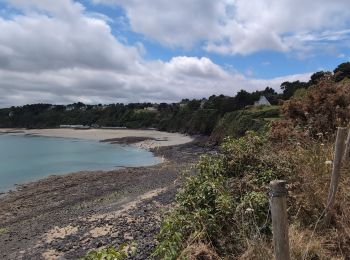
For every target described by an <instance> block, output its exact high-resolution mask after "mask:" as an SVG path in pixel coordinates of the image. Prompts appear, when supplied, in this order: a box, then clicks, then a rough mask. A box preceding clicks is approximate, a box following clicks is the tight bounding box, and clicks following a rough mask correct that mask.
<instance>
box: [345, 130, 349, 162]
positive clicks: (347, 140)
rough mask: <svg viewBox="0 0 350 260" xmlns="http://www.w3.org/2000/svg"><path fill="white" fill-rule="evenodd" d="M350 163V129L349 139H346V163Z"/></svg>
mask: <svg viewBox="0 0 350 260" xmlns="http://www.w3.org/2000/svg"><path fill="white" fill-rule="evenodd" d="M349 161H350V128H349V132H348V138H347V139H346V145H345V152H344V162H346V163H347V162H349Z"/></svg>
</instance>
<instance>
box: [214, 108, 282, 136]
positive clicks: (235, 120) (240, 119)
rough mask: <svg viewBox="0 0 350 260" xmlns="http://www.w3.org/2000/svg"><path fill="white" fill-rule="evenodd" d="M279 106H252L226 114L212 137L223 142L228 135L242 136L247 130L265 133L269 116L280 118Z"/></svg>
mask: <svg viewBox="0 0 350 260" xmlns="http://www.w3.org/2000/svg"><path fill="white" fill-rule="evenodd" d="M279 116H280V109H279V107H278V106H265V107H261V108H260V109H259V108H255V107H252V108H250V109H247V110H239V111H234V112H231V113H227V114H225V115H224V116H223V117H222V118H221V119H220V120H219V122H218V123H217V125H216V127H215V128H214V130H213V132H212V135H211V138H212V139H213V140H215V141H218V142H221V141H222V140H223V139H224V138H225V137H226V136H233V137H241V136H243V135H244V134H245V133H246V132H247V131H255V132H258V133H263V132H265V131H266V130H267V128H268V124H269V120H267V119H268V118H278V117H279Z"/></svg>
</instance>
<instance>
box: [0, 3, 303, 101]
mask: <svg viewBox="0 0 350 260" xmlns="http://www.w3.org/2000/svg"><path fill="white" fill-rule="evenodd" d="M155 2H156V1H155ZM172 2H174V3H173V4H172V7H174V8H175V7H176V8H177V1H172ZM179 2H181V3H182V4H185V2H184V1H179ZM199 2H200V3H202V5H203V10H199V9H198V10H196V6H197V5H198V4H199ZM8 3H9V4H11V5H12V6H15V7H16V8H17V9H18V10H19V11H20V13H19V14H16V15H12V17H11V18H1V17H0V31H1V34H0V107H4V106H9V105H22V104H26V103H36V102H49V103H71V102H77V101H82V102H86V103H112V102H137V101H140V102H144V101H156V102H164V101H165V102H170V101H178V100H180V99H182V98H186V97H187V98H195V97H196V98H202V97H208V96H210V95H212V94H226V95H234V94H235V93H236V92H237V91H238V90H240V89H246V90H256V89H262V88H265V87H266V86H271V87H275V88H278V87H279V84H280V83H281V82H283V81H285V80H289V79H291V80H294V79H301V80H303V79H306V78H307V77H308V76H309V74H305V75H296V76H292V78H290V77H289V78H288V77H287V78H278V79H272V80H254V79H247V78H246V77H245V76H243V75H241V74H240V73H238V72H236V71H235V70H234V69H232V68H230V69H229V70H228V69H223V68H222V67H221V66H219V65H217V64H215V63H214V62H212V61H211V60H210V59H209V58H206V57H202V58H198V57H188V56H182V57H173V58H171V59H170V60H169V61H146V60H144V59H143V58H142V53H144V52H145V51H147V50H145V48H144V46H143V45H142V44H141V43H137V44H136V45H135V46H128V45H126V44H125V43H121V42H120V41H119V40H118V39H116V37H115V36H114V35H113V34H112V32H111V28H110V26H109V25H108V23H107V22H106V21H107V20H108V19H106V17H100V16H99V15H97V14H94V15H91V13H88V12H86V11H85V9H84V7H83V6H82V5H81V4H77V3H75V2H73V1H71V0H60V1H43V0H11V1H8ZM147 3H148V4H150V5H151V6H154V4H153V5H152V4H151V3H149V2H147V1H145V5H147ZM157 3H158V2H157ZM186 3H187V2H186ZM213 3H214V2H213V1H203V0H201V1H198V2H196V1H194V2H193V3H192V4H188V3H187V4H186V7H188V9H189V10H191V11H189V13H192V19H193V20H194V23H193V24H192V22H190V23H189V22H188V21H189V20H186V21H185V23H186V24H191V26H190V27H188V30H189V32H191V31H193V30H194V31H198V34H195V35H196V37H204V38H205V37H209V35H210V34H211V33H212V32H211V30H213V29H214V28H216V25H214V26H212V25H210V23H211V22H209V24H201V23H202V22H203V23H204V22H205V21H206V19H204V18H203V17H202V13H201V11H203V12H204V13H205V14H206V15H207V16H208V17H209V21H211V17H213V18H212V19H213V20H215V19H214V18H215V17H216V12H220V10H221V9H220V8H219V7H217V6H213V5H216V4H213ZM167 4H168V2H163V5H164V6H163V7H164V9H166V6H167ZM133 5H135V1H133V0H131V1H130V2H129V1H128V6H130V7H129V8H134V7H133ZM141 6H143V5H141ZM209 7H213V8H214V11H213V10H212V9H211V8H209ZM176 8H175V9H174V10H173V11H172V12H174V14H173V19H175V18H174V17H176V12H177V9H176ZM215 8H217V9H215ZM133 10H134V9H133ZM130 12H132V11H130ZM152 14H153V15H158V14H157V12H155V13H152ZM193 14H195V15H194V17H193ZM163 15H164V16H165V18H164V19H166V16H167V15H168V13H164V14H163ZM187 16H189V14H187V13H185V14H184V15H183V16H182V19H186V18H187ZM145 17H147V16H145ZM149 19H150V21H145V26H146V27H147V26H149V27H147V28H149V29H150V30H151V28H152V26H153V25H152V23H153V22H160V21H161V20H154V21H152V18H149ZM197 19H198V20H197ZM139 22H141V21H138V22H135V25H134V26H135V27H137V26H139V25H138V23H139ZM173 22H175V21H173ZM173 22H170V23H169V24H168V25H167V26H165V27H164V28H162V30H163V31H162V33H164V35H165V36H164V37H165V38H164V41H169V43H170V42H171V41H172V39H173V38H172V37H171V35H170V34H166V31H167V30H166V28H172V26H173ZM147 23H149V25H147ZM146 27H145V28H146ZM161 27H162V26H161ZM202 27H205V28H206V29H207V31H204V29H203V28H202ZM145 30H146V29H145ZM147 30H148V29H147ZM176 30H179V29H178V28H175V27H174V31H173V32H174V34H175V35H177V34H179V31H176ZM199 32H200V33H199ZM154 33H155V34H154V35H157V33H158V32H156V31H155V32H154ZM213 35H215V33H213ZM160 36H161V34H159V37H160ZM196 37H195V38H196ZM195 38H193V39H195ZM175 39H177V40H178V42H180V43H181V44H184V45H185V46H189V45H190V44H192V43H193V40H192V38H191V36H189V34H187V33H186V35H185V36H183V37H182V36H179V37H178V38H177V36H176V37H175Z"/></svg>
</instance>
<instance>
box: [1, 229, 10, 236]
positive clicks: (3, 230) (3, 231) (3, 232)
mask: <svg viewBox="0 0 350 260" xmlns="http://www.w3.org/2000/svg"><path fill="white" fill-rule="evenodd" d="M7 232H8V229H7V228H0V235H2V234H6V233H7Z"/></svg>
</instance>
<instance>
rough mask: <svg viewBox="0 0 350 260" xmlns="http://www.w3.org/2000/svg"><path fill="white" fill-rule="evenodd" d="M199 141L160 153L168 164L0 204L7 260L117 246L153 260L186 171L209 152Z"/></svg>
mask: <svg viewBox="0 0 350 260" xmlns="http://www.w3.org/2000/svg"><path fill="white" fill-rule="evenodd" d="M209 150H210V148H206V147H204V146H202V145H200V144H199V143H197V142H194V143H189V144H184V145H180V146H173V147H164V148H158V149H155V150H154V152H155V154H156V155H157V156H162V157H164V158H165V160H166V161H165V162H164V163H162V164H159V165H156V166H151V167H139V168H138V167H136V168H127V169H122V170H117V171H110V172H80V173H74V174H69V175H64V176H52V177H49V178H47V179H44V180H41V181H38V182H34V183H29V184H26V185H22V186H19V187H18V190H17V191H12V192H10V193H8V194H6V195H5V196H3V197H1V198H0V223H1V224H0V230H1V232H0V252H1V253H0V257H1V259H41V258H46V259H53V258H59V257H62V258H63V259H77V258H79V257H81V256H84V255H85V254H86V253H87V252H88V251H90V250H92V249H94V248H99V247H101V246H107V245H111V244H122V243H131V242H132V241H134V242H136V243H137V245H138V246H137V257H136V258H135V259H146V258H147V257H148V256H149V255H150V254H151V253H152V251H153V248H154V247H155V245H156V240H155V237H156V234H157V233H158V232H159V227H160V221H161V217H162V215H163V213H164V211H165V210H166V209H167V208H168V207H169V206H170V203H171V202H172V200H173V197H174V194H175V191H176V189H177V187H178V185H179V184H180V181H179V180H178V178H179V176H180V175H181V171H183V170H185V169H188V168H189V167H190V166H191V164H192V163H194V162H195V161H196V160H197V159H198V156H199V155H200V154H202V153H204V152H207V151H209Z"/></svg>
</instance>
